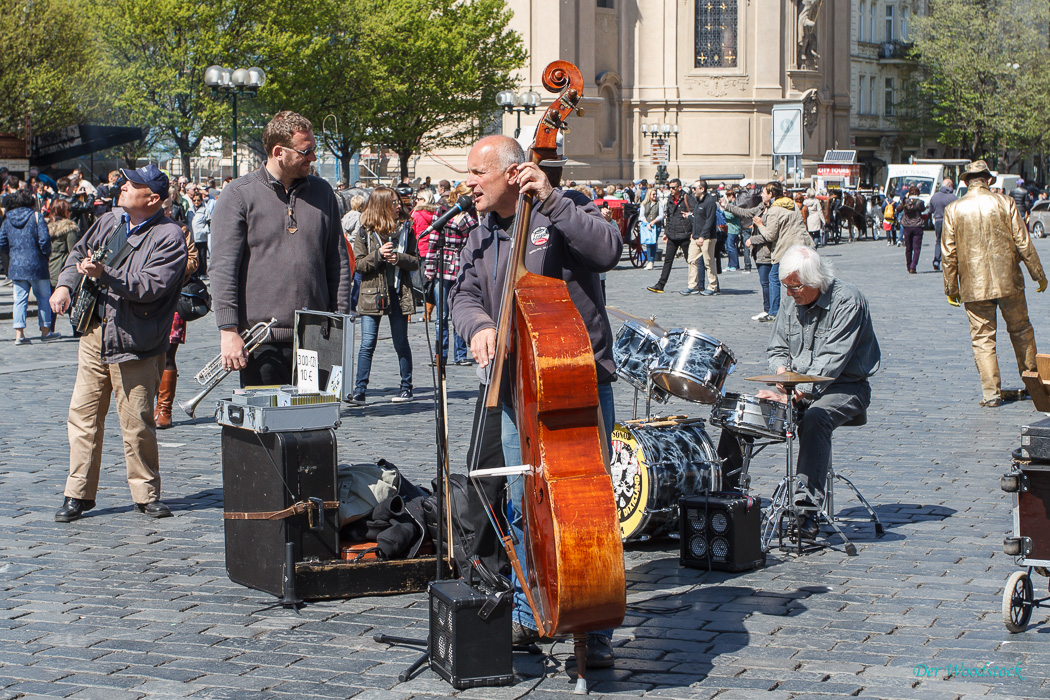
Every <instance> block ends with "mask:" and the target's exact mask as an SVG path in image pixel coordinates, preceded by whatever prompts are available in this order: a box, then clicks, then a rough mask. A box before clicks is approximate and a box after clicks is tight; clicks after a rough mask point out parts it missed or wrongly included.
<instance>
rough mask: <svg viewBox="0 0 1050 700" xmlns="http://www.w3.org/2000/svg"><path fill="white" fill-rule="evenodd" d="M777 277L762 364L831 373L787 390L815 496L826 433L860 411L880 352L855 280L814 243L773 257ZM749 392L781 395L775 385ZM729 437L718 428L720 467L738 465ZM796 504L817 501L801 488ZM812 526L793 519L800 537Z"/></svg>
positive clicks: (825, 461) (827, 451)
mask: <svg viewBox="0 0 1050 700" xmlns="http://www.w3.org/2000/svg"><path fill="white" fill-rule="evenodd" d="M780 281H781V283H782V284H783V285H784V291H785V292H786V293H787V298H786V299H785V300H784V302H783V306H782V307H781V310H780V311H781V312H780V313H778V314H777V318H776V321H775V322H774V324H773V331H772V334H771V335H770V338H769V347H768V348H767V350H766V352H767V355H768V357H769V369H770V371H772V372H776V373H777V374H781V373H784V372H787V371H792V372H798V373H799V374H810V375H820V376H824V377H834V381H831V382H821V383H819V384H800V385H798V386H797V387H795V390H794V395H793V396H792V397H791V398H792V399H793V400H794V401H795V403H796V404H798V405H800V406H801V407H803V408H804V412H803V413H802V417H801V419H800V421H799V425H798V432H799V449H798V468H797V473H798V475H799V477H800V478H801V479H802V480H803V481H804V482H805V484H806V486H807V489H808V491H810V492H812V493H813V495H815V496H816V498H817V499H818V500H823V498H824V487H825V483H826V482H827V477H828V467H829V466H830V464H831V434H832V432H833V431H834V430H835V428H837V427H839V426H840V425H843V424H845V423H848V422H850V421H852V420H855V419H857V418H859V417H861V416H863V415H864V414H865V412H866V411H867V409H868V405H869V404H870V403H871V387H870V386H869V384H868V377H870V376H871V375H873V374H874V373H875V372H876V371H877V370H878V368H879V362H880V359H881V351H880V349H879V341H878V339H877V338H876V337H875V329H874V327H873V326H872V323H871V314H870V313H869V311H868V300H867V299H866V298H865V297H864V295H863V294H862V293H861V291H860V290H859V289H857V288H856V287H855V286H853V285H852V284H849V283H848V282H843V281H842V280H840V279H838V278H836V277H835V276H834V275H833V273H832V271H831V268H830V267H829V265H828V264H827V263H826V262H825V261H824V260H823V259H822V258H821V257H820V254H819V253H818V252H817V251H816V250H815V249H813V248H810V247H809V246H803V245H796V246H792V247H791V248H790V249H788V251H787V252H786V253H784V257H783V258H782V259H781V261H780ZM756 396H757V397H758V398H761V399H773V400H776V401H782V402H787V400H788V395H787V391H786V389H785V388H784V387H782V386H780V385H778V386H777V390H775V391H774V390H763V391H760V392H758V394H756ZM731 444H732V443H731V442H729V440H728V437H727V435H726V431H723V435H722V439H721V441H720V443H719V453H720V454H724V455H725V456H728V457H729V461H728V462H727V463H726V464H725V466H724V467H723V470H724V471H725V472H726V473H731V472H732V470H733V469H734V468H736V466H737V465H738V464H739V450H735V451H733V450H729V449H728V448H729V447H730V446H731ZM734 462H735V463H736V464H734ZM796 503H799V504H802V505H819V504H813V503H812V502H810V501H809V496H808V494H797V495H796ZM817 531H818V524H817V523H816V521H815V520H813V519H812V518H810V517H808V516H803V517H802V518H800V522H799V533H800V534H801V536H802V537H803V539H811V540H812V539H814V538H815V537H816V535H817Z"/></svg>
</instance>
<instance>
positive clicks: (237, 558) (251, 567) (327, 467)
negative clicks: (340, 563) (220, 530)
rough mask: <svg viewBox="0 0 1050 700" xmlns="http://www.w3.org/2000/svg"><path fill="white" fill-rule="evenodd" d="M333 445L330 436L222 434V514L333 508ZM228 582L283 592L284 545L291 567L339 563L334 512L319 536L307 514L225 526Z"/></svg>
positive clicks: (320, 432) (328, 514)
mask: <svg viewBox="0 0 1050 700" xmlns="http://www.w3.org/2000/svg"><path fill="white" fill-rule="evenodd" d="M335 465H336V438H335V431H334V430H332V429H331V428H328V429H325V430H308V431H297V432H271V433H259V432H252V431H250V430H242V429H239V428H231V427H228V426H224V427H223V429H222V489H223V510H224V512H226V513H258V512H273V511H280V510H283V509H285V508H288V507H289V506H291V505H293V504H294V503H296V502H300V501H305V500H308V499H310V498H319V499H321V501H328V502H334V501H338V500H339V497H338V494H337V491H336V483H335ZM223 524H224V525H225V535H226V572H227V574H229V576H230V580H231V581H234V582H235V583H239V584H241V585H244V586H248V587H249V588H255V589H257V590H260V591H265V592H267V593H271V594H273V595H277V596H279V595H281V594H282V592H283V575H284V558H285V554H284V552H285V544H286V543H287V542H291V543H292V544H293V546H294V553H295V555H294V556H295V561H296V562H301V561H311V560H312V561H323V560H328V559H338V558H339V555H340V552H339V510H338V508H331V509H329V508H326V509H325V510H324V517H323V519H322V522H321V523H315V526H317V525H321V528H320V529H318V530H311V528H310V523H309V518H308V517H307V514H306V513H301V514H297V515H291V516H289V517H287V518H282V519H280V520H227V519H224V520H223Z"/></svg>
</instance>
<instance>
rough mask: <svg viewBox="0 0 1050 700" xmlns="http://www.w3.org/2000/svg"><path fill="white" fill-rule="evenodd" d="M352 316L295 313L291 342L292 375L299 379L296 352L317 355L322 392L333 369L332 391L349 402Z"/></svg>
mask: <svg viewBox="0 0 1050 700" xmlns="http://www.w3.org/2000/svg"><path fill="white" fill-rule="evenodd" d="M355 318H356V317H355V316H354V315H352V314H336V313H328V312H326V311H311V310H309V309H302V310H300V311H296V312H295V338H294V340H293V341H292V347H293V348H294V352H293V353H292V376H293V377H295V376H298V375H297V372H298V369H299V368H298V367H297V360H298V356H299V350H300V349H302V350H313V351H314V352H316V353H317V371H318V378H317V383H318V386H319V388H320V390H321V391H325V388H326V387H327V386H328V380H329V377H331V375H332V372H333V371H334V370H335V368H336V367H339V368H340V378H339V381H338V382H337V385H336V387H335V388H334V393H335V394H337V395H338V396H339V398H340V400H342V401H349V400H350V397H351V396H352V395H353V390H354V319H355Z"/></svg>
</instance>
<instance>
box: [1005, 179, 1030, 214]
mask: <svg viewBox="0 0 1050 700" xmlns="http://www.w3.org/2000/svg"><path fill="white" fill-rule="evenodd" d="M1010 196H1011V197H1013V198H1014V203H1015V204H1016V205H1017V210H1018V211H1020V212H1021V213H1022V214H1027V213H1028V210H1029V209H1031V207H1032V195H1031V194H1030V193H1029V192H1028V190H1026V189H1025V188H1024V186H1023V185H1018V186H1017V187H1015V188H1013V189H1012V190H1010Z"/></svg>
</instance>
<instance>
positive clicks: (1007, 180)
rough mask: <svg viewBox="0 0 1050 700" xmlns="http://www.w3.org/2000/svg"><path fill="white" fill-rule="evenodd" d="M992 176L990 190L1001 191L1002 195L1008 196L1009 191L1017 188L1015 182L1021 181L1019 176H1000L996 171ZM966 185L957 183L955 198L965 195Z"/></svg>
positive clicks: (1007, 174)
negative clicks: (993, 176) (993, 177)
mask: <svg viewBox="0 0 1050 700" xmlns="http://www.w3.org/2000/svg"><path fill="white" fill-rule="evenodd" d="M991 172H992V175H995V182H993V183H992V188H993V189H997V190H1002V191H1003V194H1010V190H1013V189H1016V188H1017V181H1018V180H1020V179H1021V176H1020V175H1011V174H1010V173H1006V174H1004V175H1000V174H999V173H997V172H996V171H994V170H993V171H991ZM966 189H967V187H966V183H959V186H958V187H956V188H955V196H956V197H962V196H963V195H964V194H966Z"/></svg>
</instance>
